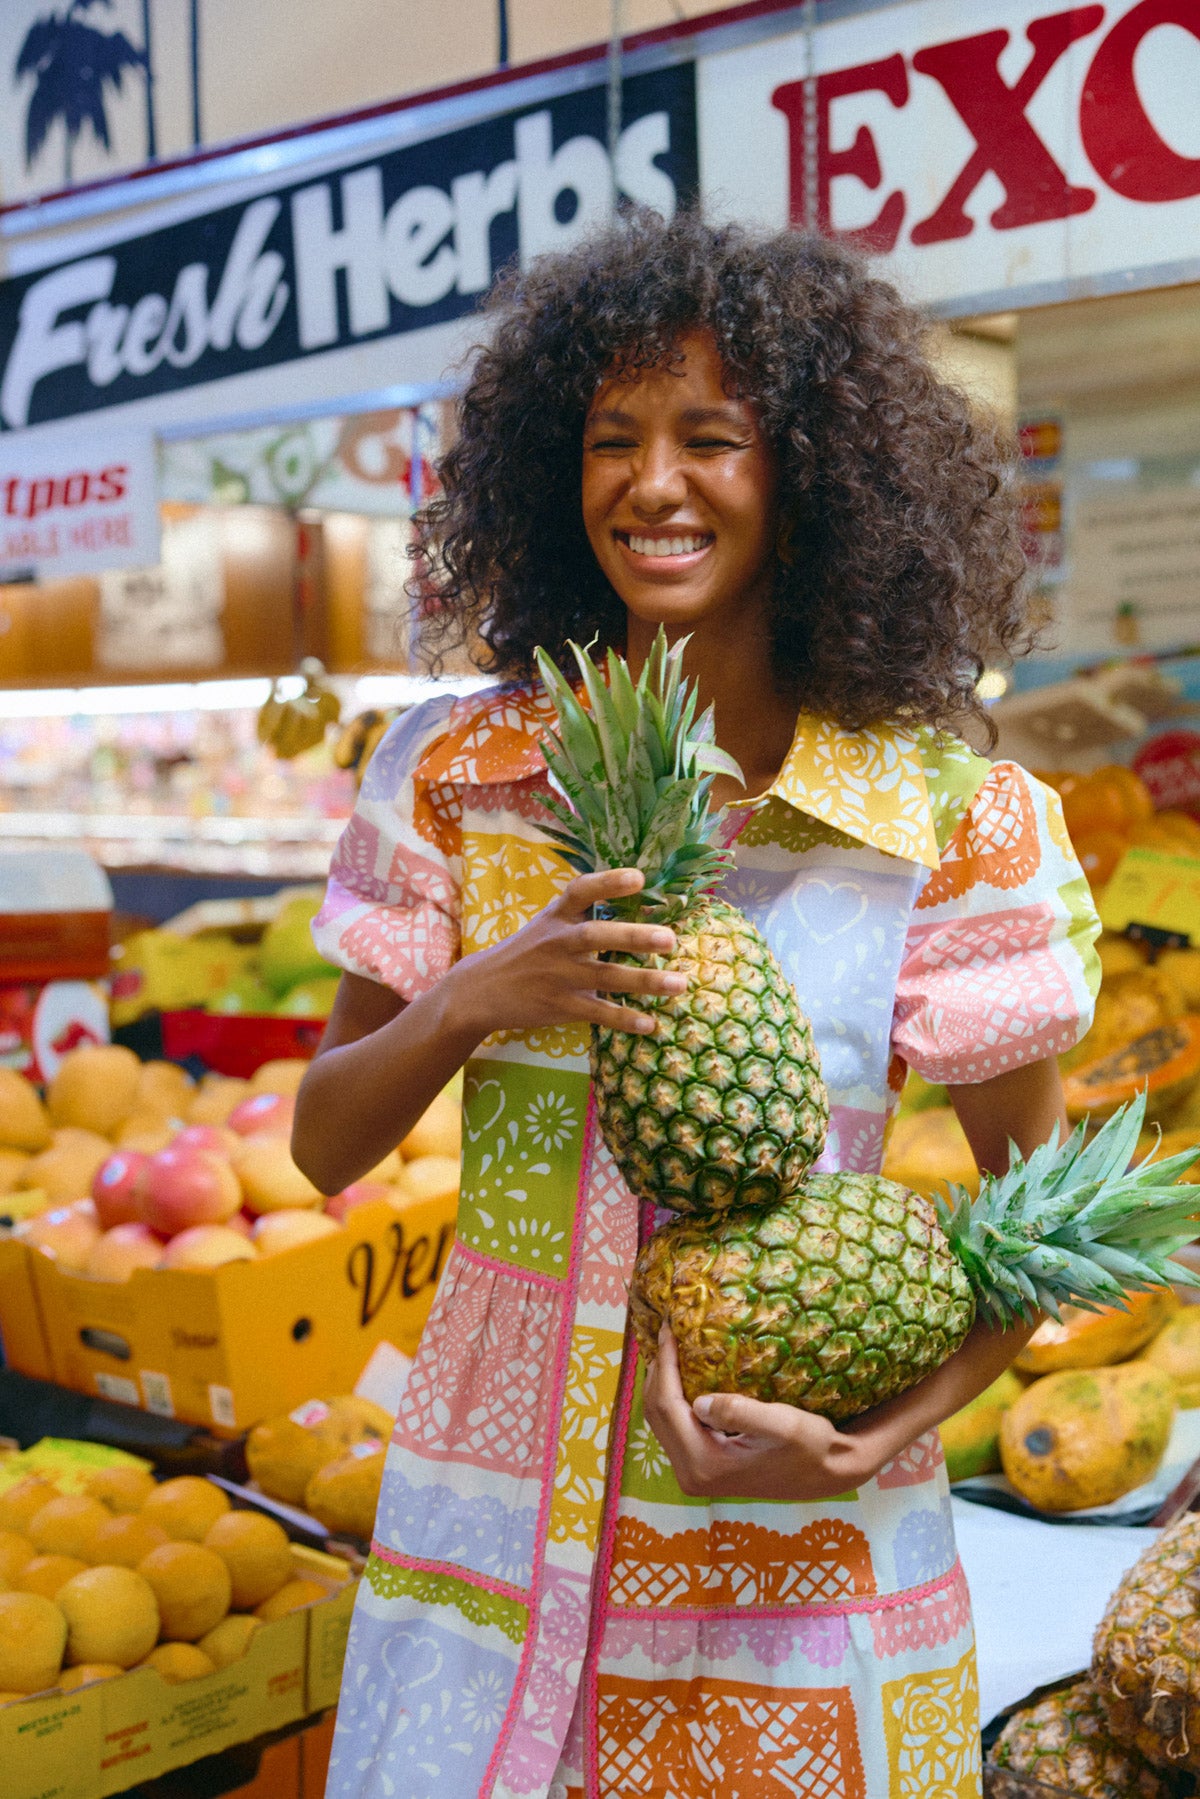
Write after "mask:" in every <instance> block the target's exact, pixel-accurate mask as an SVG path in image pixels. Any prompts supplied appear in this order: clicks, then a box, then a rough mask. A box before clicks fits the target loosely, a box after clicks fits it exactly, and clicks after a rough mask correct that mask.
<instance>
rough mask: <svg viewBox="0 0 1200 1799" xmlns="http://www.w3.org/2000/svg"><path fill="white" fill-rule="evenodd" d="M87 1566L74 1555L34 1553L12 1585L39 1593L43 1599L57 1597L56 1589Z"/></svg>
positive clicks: (21, 1590) (23, 1590)
mask: <svg viewBox="0 0 1200 1799" xmlns="http://www.w3.org/2000/svg"><path fill="white" fill-rule="evenodd" d="M86 1567H87V1563H86V1562H81V1561H80V1560H79V1557H78V1556H75V1555H35V1556H34V1558H33V1560H32V1561H31V1562H26V1564H25V1566H24V1567H23V1568H22V1569H21V1572H20V1573H19V1574H18V1575H17V1578H16V1580H15V1581H14V1582H13V1585H14V1586H15V1587H17V1588H18V1589H19V1591H20V1592H22V1593H40V1594H41V1596H42V1598H43V1599H57V1597H58V1589H59V1588H60V1587H65V1586H66V1584H67V1582H68V1581H69V1580H72V1579H73V1578H74V1577H75V1575H76V1574H82V1573H83V1571H84V1569H85V1568H86Z"/></svg>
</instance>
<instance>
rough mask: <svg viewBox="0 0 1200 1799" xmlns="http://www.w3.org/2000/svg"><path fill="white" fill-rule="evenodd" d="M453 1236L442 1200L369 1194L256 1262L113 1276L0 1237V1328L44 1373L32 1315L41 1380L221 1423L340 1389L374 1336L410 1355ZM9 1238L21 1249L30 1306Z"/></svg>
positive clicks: (247, 1420) (230, 1424)
mask: <svg viewBox="0 0 1200 1799" xmlns="http://www.w3.org/2000/svg"><path fill="white" fill-rule="evenodd" d="M453 1236H454V1204H453V1201H451V1200H446V1199H433V1200H424V1201H420V1202H414V1203H413V1204H412V1205H409V1206H405V1207H404V1208H402V1209H400V1210H397V1208H396V1207H394V1206H392V1205H390V1204H389V1203H388V1202H387V1201H386V1200H373V1201H371V1202H370V1203H369V1204H367V1205H362V1206H356V1207H355V1209H354V1210H353V1211H352V1212H351V1213H350V1214H349V1215H348V1217H347V1219H346V1222H345V1224H344V1226H343V1228H342V1229H341V1230H339V1231H337V1232H336V1233H331V1234H330V1235H329V1236H327V1237H319V1238H317V1239H316V1240H315V1241H314V1242H311V1243H302V1244H299V1245H297V1247H296V1248H294V1249H287V1250H283V1251H282V1252H281V1253H280V1254H278V1255H273V1256H264V1257H263V1258H262V1260H261V1261H255V1262H229V1263H226V1264H225V1266H224V1267H221V1268H214V1269H212V1270H203V1271H200V1270H188V1269H162V1268H152V1269H145V1268H139V1269H137V1270H136V1271H135V1273H134V1274H133V1277H132V1279H130V1280H128V1281H122V1282H108V1281H95V1280H89V1279H87V1278H86V1277H85V1276H83V1275H79V1274H71V1273H69V1272H68V1271H66V1270H65V1269H62V1268H60V1267H59V1266H58V1264H57V1263H56V1262H54V1261H52V1260H51V1259H50V1258H49V1257H48V1256H44V1255H42V1254H41V1253H40V1252H39V1251H37V1250H31V1249H28V1248H27V1247H26V1246H25V1245H24V1244H15V1243H11V1242H10V1243H5V1244H0V1251H3V1252H4V1254H5V1256H7V1257H8V1258H9V1260H8V1262H6V1261H5V1260H4V1259H3V1257H0V1332H2V1333H3V1337H4V1343H5V1350H6V1353H7V1354H8V1359H9V1361H10V1362H11V1364H12V1365H13V1366H14V1367H16V1368H19V1369H21V1371H22V1372H23V1373H26V1374H39V1373H40V1374H41V1376H42V1378H46V1370H45V1368H44V1367H41V1368H39V1367H38V1366H37V1365H36V1364H37V1362H38V1359H39V1337H38V1334H37V1333H36V1332H35V1329H34V1320H35V1319H37V1318H38V1317H39V1315H40V1322H41V1325H42V1326H43V1327H44V1333H43V1335H42V1338H41V1339H40V1342H41V1343H42V1344H43V1345H44V1347H43V1348H42V1352H41V1353H42V1356H43V1358H44V1357H45V1356H48V1358H49V1363H50V1370H49V1378H50V1379H52V1380H55V1381H58V1382H59V1384H60V1385H62V1386H66V1387H72V1388H74V1389H75V1390H76V1391H77V1392H81V1393H99V1394H101V1395H102V1396H103V1397H104V1398H106V1399H117V1400H123V1401H125V1402H126V1403H127V1404H129V1405H139V1406H144V1407H145V1408H146V1410H147V1411H150V1412H157V1413H158V1414H159V1415H160V1416H162V1417H169V1418H182V1419H184V1420H186V1421H187V1422H188V1423H191V1424H202V1425H206V1426H208V1428H209V1429H211V1430H213V1431H215V1432H216V1433H217V1434H219V1435H226V1436H230V1435H235V1434H237V1433H238V1432H240V1431H244V1430H248V1429H249V1428H250V1426H251V1425H254V1424H257V1423H259V1422H260V1420H262V1419H263V1418H267V1417H270V1416H271V1415H272V1414H273V1413H276V1412H285V1411H287V1410H289V1408H290V1407H292V1406H294V1405H299V1404H300V1402H301V1401H302V1400H305V1399H312V1398H314V1397H316V1396H318V1395H321V1394H327V1393H348V1392H350V1390H351V1389H352V1388H353V1386H354V1383H355V1381H356V1380H357V1379H358V1376H359V1374H360V1373H361V1371H362V1369H363V1366H364V1365H365V1363H366V1361H367V1358H368V1356H369V1355H370V1353H371V1351H372V1350H373V1349H374V1347H375V1345H376V1344H377V1343H378V1342H380V1341H381V1340H382V1339H384V1338H386V1339H387V1340H388V1341H389V1342H392V1343H395V1344H396V1346H397V1347H398V1348H399V1349H402V1350H403V1351H404V1352H405V1353H406V1354H408V1355H412V1354H413V1353H414V1352H415V1349H416V1345H417V1340H418V1338H419V1337H420V1334H421V1330H422V1328H423V1326H424V1323H425V1319H426V1317H427V1316H428V1313H429V1308H430V1305H431V1304H432V1302H433V1294H434V1289H435V1287H436V1285H437V1281H438V1277H439V1275H440V1274H441V1271H442V1269H443V1267H444V1266H445V1263H446V1256H447V1254H448V1252H449V1249H450V1244H451V1242H452V1240H453ZM13 1250H16V1251H18V1252H19V1253H20V1254H22V1255H24V1256H25V1257H26V1259H27V1267H28V1270H29V1273H30V1275H31V1277H32V1279H31V1287H32V1302H33V1304H32V1311H33V1316H32V1317H31V1316H30V1296H29V1294H27V1293H26V1292H25V1291H24V1289H23V1288H22V1286H21V1283H20V1281H19V1280H18V1278H17V1273H16V1271H15V1268H13V1266H12V1257H11V1252H12V1251H13ZM6 1267H8V1269H9V1273H8V1275H7V1277H6V1275H5V1269H6Z"/></svg>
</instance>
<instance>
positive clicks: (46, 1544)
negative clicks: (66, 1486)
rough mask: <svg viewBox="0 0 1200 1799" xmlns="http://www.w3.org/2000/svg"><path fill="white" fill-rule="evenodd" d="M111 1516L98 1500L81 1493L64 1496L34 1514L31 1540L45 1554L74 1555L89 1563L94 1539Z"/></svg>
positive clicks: (30, 1532)
mask: <svg viewBox="0 0 1200 1799" xmlns="http://www.w3.org/2000/svg"><path fill="white" fill-rule="evenodd" d="M111 1516H112V1513H111V1512H110V1511H108V1510H107V1508H106V1507H105V1506H102V1505H101V1504H100V1501H99V1500H98V1499H88V1498H86V1497H85V1495H84V1494H82V1493H61V1494H59V1496H58V1498H57V1499H51V1500H49V1501H48V1502H47V1504H45V1505H44V1506H43V1507H42V1509H41V1511H39V1512H37V1513H36V1514H35V1515H34V1517H33V1519H32V1520H31V1522H30V1525H29V1540H30V1542H31V1543H32V1544H33V1546H34V1548H35V1549H38V1550H40V1551H41V1553H42V1554H43V1555H74V1556H78V1558H79V1560H80V1561H81V1562H90V1561H91V1559H92V1540H93V1538H94V1537H95V1535H96V1532H97V1531H98V1530H99V1528H100V1526H101V1525H102V1524H107V1523H108V1520H109V1519H110V1517H111Z"/></svg>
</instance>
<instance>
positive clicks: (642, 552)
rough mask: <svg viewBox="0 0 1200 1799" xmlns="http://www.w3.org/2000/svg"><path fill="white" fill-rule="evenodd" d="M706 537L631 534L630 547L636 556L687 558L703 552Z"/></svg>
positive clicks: (706, 540)
mask: <svg viewBox="0 0 1200 1799" xmlns="http://www.w3.org/2000/svg"><path fill="white" fill-rule="evenodd" d="M707 542H708V539H707V538H704V537H635V536H633V534H632V533H630V537H629V547H630V549H631V550H632V551H633V553H634V555H635V556H687V555H690V554H691V553H692V552H693V551H694V550H702V549H703V548H704V547H705V544H706V543H707Z"/></svg>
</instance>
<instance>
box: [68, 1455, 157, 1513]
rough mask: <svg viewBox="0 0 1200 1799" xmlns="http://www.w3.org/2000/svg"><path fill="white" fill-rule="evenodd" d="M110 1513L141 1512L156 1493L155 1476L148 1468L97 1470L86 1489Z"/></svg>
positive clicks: (89, 1495)
mask: <svg viewBox="0 0 1200 1799" xmlns="http://www.w3.org/2000/svg"><path fill="white" fill-rule="evenodd" d="M84 1490H85V1492H86V1493H87V1495H88V1497H89V1498H90V1499H98V1500H99V1501H100V1503H101V1505H106V1506H107V1507H108V1509H109V1511H110V1512H140V1511H141V1509H142V1507H143V1506H144V1505H145V1503H146V1501H147V1499H149V1497H150V1495H151V1493H153V1491H154V1476H153V1475H152V1474H151V1473H150V1472H149V1470H148V1469H146V1468H131V1467H129V1466H128V1465H126V1466H125V1467H117V1468H97V1470H96V1472H95V1473H94V1474H93V1475H91V1476H90V1477H89V1479H88V1483H87V1486H86V1488H85V1489H84Z"/></svg>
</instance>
